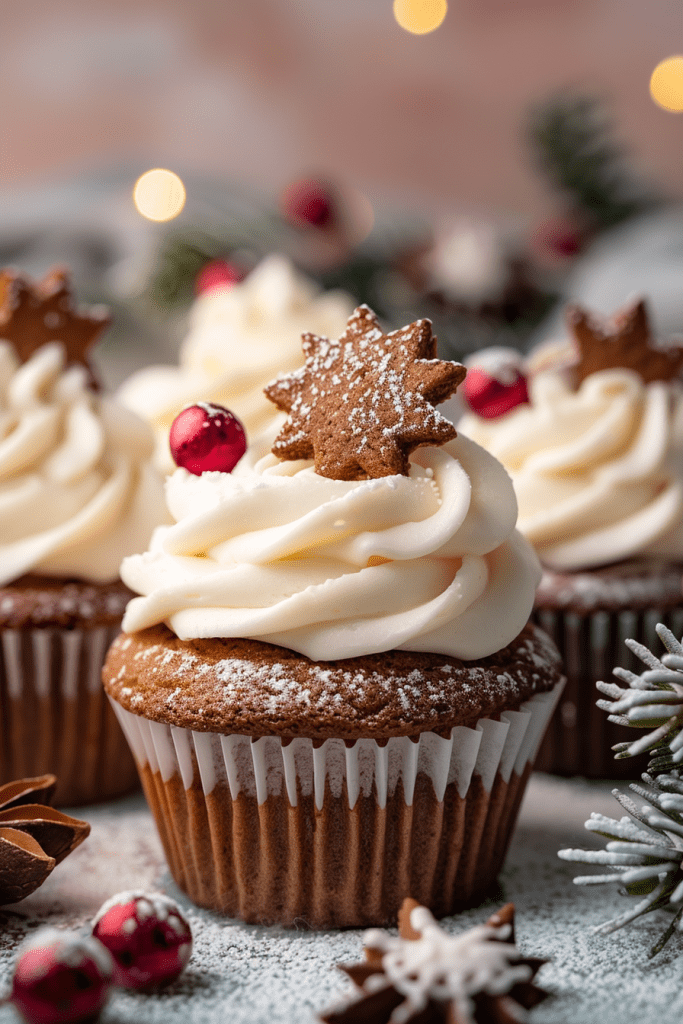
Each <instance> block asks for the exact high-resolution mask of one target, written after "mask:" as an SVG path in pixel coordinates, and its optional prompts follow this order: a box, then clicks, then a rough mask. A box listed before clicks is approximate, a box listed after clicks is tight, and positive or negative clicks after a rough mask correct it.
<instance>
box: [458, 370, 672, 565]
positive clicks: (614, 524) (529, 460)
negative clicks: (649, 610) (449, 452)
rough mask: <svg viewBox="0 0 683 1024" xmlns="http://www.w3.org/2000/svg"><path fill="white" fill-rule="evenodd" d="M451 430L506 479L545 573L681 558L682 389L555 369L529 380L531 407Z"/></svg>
mask: <svg viewBox="0 0 683 1024" xmlns="http://www.w3.org/2000/svg"><path fill="white" fill-rule="evenodd" d="M458 431H459V432H460V431H461V432H462V433H463V434H466V435H467V436H468V437H470V438H472V439H473V440H475V441H476V442H477V443H478V444H481V445H482V446H483V447H484V448H486V449H487V451H489V452H491V453H492V454H493V455H494V456H495V457H496V458H497V459H500V461H501V462H502V463H503V465H504V466H505V468H506V469H507V471H508V472H509V473H510V476H511V477H512V480H513V483H514V487H515V492H516V494H517V501H518V503H519V520H518V523H517V526H518V528H519V529H520V530H521V532H522V533H523V534H524V535H525V536H526V537H527V538H528V539H529V540H530V541H531V543H532V544H533V545H534V547H535V548H536V550H537V551H538V553H539V555H540V557H541V560H542V561H543V562H544V563H545V564H546V565H548V566H550V567H551V568H553V569H559V570H570V571H573V570H577V569H586V568H595V567H597V566H601V565H606V564H609V563H611V562H617V561H620V560H622V559H626V558H631V557H634V556H641V555H660V556H662V557H666V558H673V559H677V560H683V389H682V387H681V384H680V383H679V382H676V381H654V382H652V383H650V384H644V383H643V380H642V379H641V377H640V376H639V375H638V374H637V373H635V372H634V371H632V370H627V369H606V370H600V371H598V372H596V373H593V374H590V376H588V377H586V378H585V380H584V381H583V382H582V384H581V385H580V387H579V388H578V389H576V390H574V389H573V388H572V386H571V383H570V380H569V376H568V375H567V374H566V373H565V372H563V371H562V370H544V371H543V372H540V373H537V374H536V375H535V376H534V377H532V379H531V381H530V382H529V404H528V405H527V404H524V405H519V406H517V407H516V408H514V409H513V410H512V411H511V412H509V413H506V414H505V415H503V416H500V417H498V418H497V419H491V420H484V419H482V418H480V417H478V416H476V415H474V414H471V413H470V414H468V415H466V416H464V417H463V418H462V419H461V420H460V422H459V423H458Z"/></svg>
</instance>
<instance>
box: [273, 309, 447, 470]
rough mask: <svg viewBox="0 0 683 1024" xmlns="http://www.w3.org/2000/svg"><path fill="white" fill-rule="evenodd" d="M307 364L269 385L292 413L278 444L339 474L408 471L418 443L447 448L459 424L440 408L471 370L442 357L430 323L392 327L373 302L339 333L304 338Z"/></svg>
mask: <svg viewBox="0 0 683 1024" xmlns="http://www.w3.org/2000/svg"><path fill="white" fill-rule="evenodd" d="M302 341H303V350H304V355H305V357H306V362H305V365H304V366H303V367H302V368H301V369H300V370H295V371H294V373H290V374H289V375H288V376H285V377H280V378H278V379H277V380H275V381H273V383H272V384H269V385H268V387H266V388H265V389H264V390H265V393H266V395H267V397H268V398H269V399H270V400H271V401H272V402H274V403H275V405H276V406H277V407H278V409H282V410H283V411H284V412H288V413H289V419H288V421H287V423H286V424H285V426H284V427H283V429H282V430H281V432H280V434H279V435H278V437H277V438H276V440H275V444H274V445H273V452H274V454H275V455H278V456H279V457H280V458H281V459H314V460H315V469H316V472H317V473H319V474H320V475H321V476H326V477H331V478H332V479H335V480H363V479H367V478H373V477H382V476H391V475H392V474H394V473H400V474H402V475H403V476H407V475H408V456H409V455H410V453H411V452H412V451H413V450H414V449H415V448H418V447H419V446H420V445H425V444H432V445H441V444H445V443H446V441H450V440H451V439H452V438H454V437H455V436H456V433H455V428H454V427H453V425H452V424H451V423H449V421H448V420H447V419H445V417H443V416H442V415H441V414H440V413H439V412H437V410H436V409H434V408H433V406H434V405H437V404H438V403H439V402H443V401H445V400H446V399H447V398H448V397H449V396H450V395H452V394H453V393H454V391H455V390H456V388H457V386H458V384H460V382H461V381H462V380H463V378H464V376H465V372H466V371H465V367H464V366H461V365H460V364H459V363H451V362H446V361H444V360H440V359H436V358H435V356H436V338H435V337H434V335H433V334H432V325H431V323H430V321H429V320H417V321H416V322H415V323H412V324H409V325H408V326H407V327H403V328H402V329H401V330H398V331H392V332H391V333H390V334H385V333H384V332H383V331H382V328H381V327H380V325H379V321H378V320H377V317H376V316H375V314H374V313H373V312H372V310H371V309H370V308H369V307H368V306H359V307H358V308H357V309H356V310H354V312H353V313H352V314H351V316H350V317H349V321H348V323H347V325H346V330H345V331H344V333H343V334H342V336H341V337H340V338H339V340H336V341H335V340H331V339H329V338H322V337H318V336H317V335H315V334H304V335H303V339H302Z"/></svg>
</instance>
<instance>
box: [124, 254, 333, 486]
mask: <svg viewBox="0 0 683 1024" xmlns="http://www.w3.org/2000/svg"><path fill="white" fill-rule="evenodd" d="M352 308H353V303H352V301H351V299H350V297H349V296H347V295H345V294H344V293H343V292H340V291H328V292H321V291H320V290H319V289H318V287H317V285H316V284H314V282H313V281H311V280H310V279H308V278H306V277H305V276H304V275H303V274H299V273H298V272H297V271H296V270H295V269H294V267H293V266H292V264H291V263H290V261H289V260H288V259H287V258H286V257H284V256H280V255H272V256H268V257H267V258H266V259H264V260H263V261H262V262H261V263H259V265H258V266H257V267H256V268H255V269H254V270H252V272H251V273H250V274H249V275H248V276H247V277H246V278H245V279H244V281H242V282H240V283H237V284H231V285H228V286H225V287H216V288H212V289H210V290H209V291H206V292H205V293H203V294H201V295H200V296H199V297H198V298H197V300H196V301H195V303H194V306H193V307H192V310H191V312H190V330H189V333H188V335H187V338H186V339H185V341H184V342H183V345H182V347H181V350H180V365H179V366H150V367H147V368H146V369H143V370H140V371H139V372H138V373H134V374H133V375H132V376H131V377H130V378H129V380H128V381H127V382H126V383H125V384H124V385H123V386H122V387H121V389H120V390H119V392H118V396H117V397H118V398H119V399H120V400H121V401H122V402H123V404H124V405H126V406H128V407H129V408H130V409H132V410H133V411H134V412H136V413H138V415H139V416H142V417H143V418H145V419H147V420H149V421H150V422H151V423H152V426H153V428H154V432H155V436H156V454H155V462H156V464H157V466H158V468H159V469H160V470H161V471H162V472H163V473H170V472H172V471H173V470H174V469H175V464H174V462H173V460H172V459H171V454H170V452H169V448H168V432H169V429H170V426H171V423H172V422H173V420H174V418H175V417H176V415H177V414H178V413H179V412H180V410H181V409H183V408H184V407H185V406H186V405H190V404H191V403H192V402H196V401H198V400H205V401H211V402H219V403H221V404H223V405H226V406H228V407H229V409H230V410H231V411H232V412H234V413H235V415H236V416H238V417H239V419H240V420H241V421H242V422H243V423H244V425H245V427H246V429H247V431H248V433H249V436H250V437H255V436H256V435H257V434H258V433H260V432H261V431H262V430H267V429H269V428H272V430H273V436H274V434H275V433H276V432H277V426H279V425H280V424H281V423H282V421H283V417H282V415H281V414H278V412H277V410H276V409H275V407H274V406H273V405H272V403H271V402H268V401H267V399H266V398H265V396H264V394H263V388H264V386H265V385H266V384H267V383H268V381H270V380H272V378H273V377H274V376H275V375H276V374H277V373H278V372H287V371H289V370H294V369H295V368H296V367H298V366H300V365H301V363H302V355H301V334H302V332H303V331H304V330H313V331H316V332H317V333H319V334H325V335H331V336H335V337H336V336H337V335H338V334H340V333H341V331H343V329H344V327H345V325H346V321H347V318H348V316H349V314H350V313H351V310H352Z"/></svg>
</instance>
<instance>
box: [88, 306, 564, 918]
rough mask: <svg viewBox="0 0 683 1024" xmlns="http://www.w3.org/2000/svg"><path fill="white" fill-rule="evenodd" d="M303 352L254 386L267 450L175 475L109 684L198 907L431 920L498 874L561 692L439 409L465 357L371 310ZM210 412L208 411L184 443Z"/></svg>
mask: <svg viewBox="0 0 683 1024" xmlns="http://www.w3.org/2000/svg"><path fill="white" fill-rule="evenodd" d="M304 353H305V356H306V362H305V366H304V367H303V369H302V370H300V371H297V372H295V373H293V374H290V375H289V376H285V377H282V378H279V379H278V380H277V381H275V382H274V383H273V384H272V385H270V386H269V387H268V389H267V393H268V395H269V397H270V398H271V400H273V401H275V403H276V404H277V405H278V407H279V408H280V409H282V410H283V411H285V412H287V413H288V414H289V418H288V420H287V423H286V425H285V427H284V428H283V430H282V432H281V433H280V435H279V436H278V438H277V440H276V442H275V445H274V447H273V450H272V452H270V453H266V454H262V453H261V452H260V451H259V450H258V447H259V446H258V445H254V446H252V447H251V448H250V449H249V450H248V451H247V453H246V455H245V456H244V458H242V459H241V461H240V462H239V463H238V464H237V466H236V467H235V469H234V471H233V472H232V473H228V472H204V473H201V472H200V470H201V466H198V465H197V464H196V462H195V463H193V466H194V471H195V473H196V474H197V475H193V474H191V473H189V472H187V470H186V469H183V468H179V469H177V470H176V472H175V473H174V475H173V476H171V477H170V478H169V480H168V481H167V502H168V507H169V510H170V512H171V515H172V517H173V519H174V520H175V525H173V526H171V527H168V528H161V529H159V530H158V531H156V533H155V535H154V539H153V542H152V545H151V547H150V550H149V551H148V552H147V553H146V554H144V555H140V556H135V557H132V558H128V559H126V560H125V561H124V563H123V566H122V575H123V578H124V580H125V581H126V582H127V583H128V585H129V586H130V587H131V588H132V589H133V590H135V591H137V592H138V593H139V594H140V595H141V596H140V597H137V598H135V599H134V600H133V601H132V602H131V603H130V605H129V606H128V609H127V612H126V616H125V619H124V629H125V631H126V633H124V634H122V635H121V636H120V637H119V639H118V640H116V641H115V643H114V644H113V646H112V648H111V650H110V652H109V654H108V657H107V662H106V665H105V669H104V675H103V678H104V682H105V688H106V690H107V692H108V694H109V696H110V697H111V699H112V702H113V705H114V708H115V710H116V712H117V714H118V716H119V719H120V721H121V723H122V725H123V727H124V730H125V732H126V735H127V737H128V739H129V741H130V743H131V746H132V748H133V750H134V753H135V756H136V760H137V762H138V766H139V768H140V773H141V776H142V780H143V785H144V788H145V792H146V795H147V798H148V801H149V803H150V806H151V808H152V810H153V812H154V815H155V818H156V821H157V824H158V827H159V831H160V834H161V837H162V841H163V843H164V847H165V851H166V855H167V858H168V861H169V864H170V866H171V870H172V872H173V875H174V877H175V878H176V881H177V882H178V884H179V885H180V887H181V888H183V889H184V890H185V891H186V892H187V893H188V894H189V895H190V896H191V897H192V899H194V900H195V901H196V902H197V903H199V904H201V905H203V906H207V907H212V908H215V909H219V910H222V911H224V912H226V913H228V914H230V915H233V916H237V917H241V918H243V919H245V920H247V921H253V922H263V923H273V922H279V923H282V924H285V925H290V926H291V925H295V924H297V923H305V924H308V925H310V926H313V927H318V928H324V927H333V926H346V925H353V926H360V925H370V924H380V923H389V922H394V921H395V920H396V914H397V912H398V908H399V907H400V905H401V902H402V900H403V899H404V898H405V896H406V895H407V894H408V893H412V894H413V895H417V896H418V898H419V899H420V900H421V901H422V902H423V903H424V904H425V905H426V906H429V907H430V908H431V909H432V910H433V911H434V912H435V913H436V914H439V915H444V914H447V913H450V912H452V911H454V910H456V909H457V908H459V907H463V906H466V905H470V904H473V903H476V902H478V901H479V900H480V899H481V898H482V897H483V896H484V895H485V894H486V892H487V891H488V890H489V889H490V887H491V886H492V884H493V882H494V880H495V878H496V874H497V872H498V869H499V867H500V865H501V863H502V860H503V857H504V855H505V850H506V846H507V842H508V839H509V836H510V832H511V829H512V827H513V824H514V820H515V817H516V813H517V809H518V806H519V802H520V800H521V797H522V794H523V791H524V787H525V784H526V780H527V778H528V776H529V772H530V771H531V766H532V765H533V761H534V757H535V754H536V751H537V748H538V745H539V743H540V740H541V737H542V734H543V731H544V729H545V726H546V723H547V721H548V719H549V716H550V713H551V711H552V709H553V707H554V702H555V700H556V698H557V695H558V693H559V689H560V688H561V674H560V667H559V658H558V655H557V652H556V651H555V649H554V647H553V645H552V643H551V642H550V641H549V640H548V638H547V637H546V636H545V635H544V634H543V633H542V632H541V631H540V630H538V629H537V628H535V627H534V626H530V625H527V620H528V616H529V613H530V611H531V608H532V604H533V597H534V591H535V589H536V586H537V583H538V580H539V577H540V567H539V565H538V561H537V558H536V556H535V554H534V552H533V549H532V547H531V545H529V544H528V542H527V541H525V540H524V538H523V537H522V536H521V535H520V534H519V533H517V532H516V530H515V529H514V525H515V519H516V512H517V509H516V503H515V499H514V493H513V490H512V486H511V484H510V481H509V478H508V477H507V474H506V473H505V472H504V470H503V469H502V467H501V466H500V464H499V463H497V462H496V461H495V459H493V458H492V457H491V456H490V455H488V454H487V453H486V452H485V451H484V450H483V449H481V448H479V447H478V446H477V445H475V444H473V443H472V442H471V441H469V440H468V439H466V438H463V437H456V436H455V430H454V428H453V426H452V425H451V424H450V423H449V422H448V421H446V420H445V419H444V418H443V417H442V416H441V415H440V414H439V413H438V412H437V411H436V410H435V409H434V408H433V404H434V403H438V402H441V401H443V400H444V398H446V397H447V396H448V395H449V394H451V393H452V392H453V391H454V390H455V388H456V386H457V384H458V382H459V381H460V380H461V379H462V376H463V374H464V370H463V368H462V367H460V366H459V365H457V364H452V363H446V362H440V361H438V360H437V359H435V358H434V355H435V339H434V338H433V336H432V333H431V325H430V324H429V322H428V321H419V322H418V323H415V324H412V325H410V326H408V327H406V328H404V329H403V330H400V331H395V332H393V333H391V334H388V335H387V334H384V333H383V332H382V330H381V328H380V326H379V324H378V322H377V320H376V318H375V316H374V314H373V313H372V312H371V311H370V310H369V309H368V308H367V307H364V306H361V307H360V308H359V309H357V310H356V311H355V313H354V314H353V315H352V317H351V318H350V320H349V322H348V326H347V328H346V331H345V332H344V334H343V335H342V337H341V338H340V339H339V340H338V341H337V340H333V341H331V340H328V339H326V338H320V337H316V336H313V335H305V336H304ZM224 430H225V414H224V413H223V414H220V413H217V412H211V411H210V410H209V412H207V426H206V427H200V429H199V430H198V435H199V436H198V441H197V443H198V444H205V443H206V442H205V438H206V436H207V434H208V435H209V436H211V434H212V433H215V434H216V445H218V444H219V443H220V442H221V438H222V436H223V432H224ZM181 461H185V459H184V458H181ZM188 464H189V463H188ZM226 468H227V467H226Z"/></svg>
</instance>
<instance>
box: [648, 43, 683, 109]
mask: <svg viewBox="0 0 683 1024" xmlns="http://www.w3.org/2000/svg"><path fill="white" fill-rule="evenodd" d="M650 96H652V99H653V100H654V101H655V103H656V104H657V106H658V107H663V109H664V110H670V111H672V112H673V113H677V114H679V113H681V112H682V111H683V56H675V57H667V58H666V60H662V61H660V62H659V64H658V65H657V67H656V68H655V69H654V71H653V72H652V77H651V79H650Z"/></svg>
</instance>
